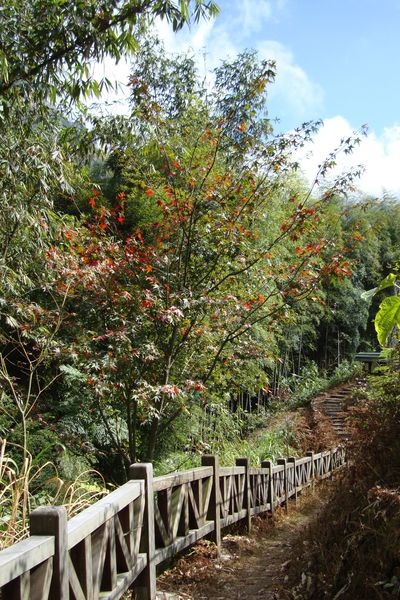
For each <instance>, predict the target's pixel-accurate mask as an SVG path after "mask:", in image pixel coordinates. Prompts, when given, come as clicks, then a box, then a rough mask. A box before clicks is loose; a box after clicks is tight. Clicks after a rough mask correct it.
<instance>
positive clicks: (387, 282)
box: [361, 273, 397, 301]
mask: <svg viewBox="0 0 400 600" xmlns="http://www.w3.org/2000/svg"><path fill="white" fill-rule="evenodd" d="M396 279H397V275H396V274H395V273H389V275H388V276H387V277H385V279H382V281H381V282H380V284H379V285H378V287H375V288H372V289H371V290H366V291H365V292H363V293H362V294H361V298H362V299H363V300H367V301H369V300H371V298H372V297H373V296H375V294H377V293H378V292H380V291H381V290H384V289H385V288H388V287H392V286H394V285H395V283H396Z"/></svg>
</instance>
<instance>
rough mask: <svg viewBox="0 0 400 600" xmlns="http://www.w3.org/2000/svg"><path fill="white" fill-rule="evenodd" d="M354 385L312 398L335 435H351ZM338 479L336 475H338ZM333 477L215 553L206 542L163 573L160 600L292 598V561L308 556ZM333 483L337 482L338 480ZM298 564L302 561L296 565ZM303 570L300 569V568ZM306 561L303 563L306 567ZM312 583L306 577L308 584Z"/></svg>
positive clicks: (318, 416)
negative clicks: (309, 539) (349, 421)
mask: <svg viewBox="0 0 400 600" xmlns="http://www.w3.org/2000/svg"><path fill="white" fill-rule="evenodd" d="M353 394H354V386H351V385H343V386H339V387H337V388H335V389H333V390H330V391H329V392H327V393H325V394H322V395H321V396H319V397H318V398H316V399H315V400H313V402H312V410H313V413H314V418H315V420H316V421H317V422H320V421H325V422H326V421H328V422H329V423H330V426H331V428H332V430H333V431H334V433H335V437H336V439H337V440H338V441H339V442H340V443H343V442H345V441H346V439H347V438H348V435H349V433H348V431H347V427H346V411H347V410H348V408H349V406H350V405H351V404H352V395H353ZM333 481H334V480H333ZM331 485H332V480H330V481H325V482H323V483H320V484H318V485H317V486H316V488H315V490H314V493H313V490H312V489H308V490H306V491H304V492H303V494H302V495H301V496H299V497H298V500H297V503H295V502H290V503H289V511H288V513H287V514H286V513H285V511H284V510H283V509H279V510H278V511H277V514H276V516H275V518H274V519H273V520H272V519H271V517H267V516H263V517H257V518H255V519H253V522H252V531H251V533H250V534H249V535H233V534H232V533H230V534H228V535H226V536H225V537H224V538H223V541H222V550H221V554H220V556H219V557H217V556H216V554H215V550H214V549H213V547H212V545H210V544H208V543H207V542H201V543H200V544H198V545H197V546H196V547H194V548H193V549H192V551H191V552H190V553H189V555H188V556H186V557H184V558H182V559H181V560H180V561H178V563H177V564H176V565H175V567H174V568H173V569H171V570H170V571H166V572H165V573H164V574H163V575H162V576H161V577H160V578H159V579H158V583H157V587H158V589H159V590H160V591H159V592H158V593H157V599H158V600H241V599H246V600H253V599H254V600H256V599H260V598H262V599H263V600H289V599H291V598H294V596H293V594H292V593H291V589H292V586H293V582H291V581H290V569H291V567H292V566H293V564H292V563H293V561H297V562H298V563H300V565H301V561H302V560H304V561H306V560H307V559H306V558H305V555H306V552H305V551H306V550H307V547H306V546H307V540H306V533H307V531H308V529H309V528H310V526H311V525H312V523H313V522H314V521H315V520H316V519H317V517H318V515H319V513H320V511H321V510H322V508H323V507H324V505H325V504H326V502H328V497H329V493H328V489H327V488H329V487H330V486H331ZM333 485H334V483H333ZM297 566H298V565H297ZM297 571H298V569H297ZM306 571H307V565H306V564H305V565H304V572H306ZM304 583H305V584H306V585H307V582H303V584H304Z"/></svg>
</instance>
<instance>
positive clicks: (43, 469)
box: [0, 439, 107, 549]
mask: <svg viewBox="0 0 400 600" xmlns="http://www.w3.org/2000/svg"><path fill="white" fill-rule="evenodd" d="M12 450H17V451H20V450H23V449H22V448H21V447H20V446H18V445H15V444H8V443H7V440H5V439H3V440H0V549H3V548H5V547H7V546H10V545H11V544H14V543H16V542H18V541H20V540H21V539H23V538H24V537H26V535H27V533H28V526H29V514H30V512H31V511H32V510H33V509H34V508H37V507H38V506H44V505H46V506H47V505H64V506H66V508H67V512H68V516H73V515H74V514H76V513H78V512H80V511H81V510H83V509H84V508H86V507H87V506H88V505H89V504H92V503H93V502H96V501H97V500H98V499H99V498H100V497H102V496H103V495H104V494H105V493H107V490H106V489H105V485H104V482H103V481H102V479H101V477H100V475H99V474H98V473H97V472H94V471H87V472H84V473H81V474H80V475H79V477H77V478H76V479H75V480H74V481H64V480H63V479H61V478H60V477H59V475H58V472H57V468H56V466H55V464H54V463H53V462H51V461H45V462H42V460H41V459H42V455H43V453H40V454H39V455H38V456H36V457H32V455H31V454H30V453H29V452H28V451H26V450H25V451H24V452H23V454H24V456H25V458H23V459H22V460H21V463H20V464H18V463H17V461H16V460H15V459H14V458H13V457H12ZM46 450H48V449H46ZM10 451H11V452H10ZM17 453H18V454H19V452H17ZM17 453H15V454H17ZM90 480H92V481H95V480H97V483H95V484H94V483H89V482H90Z"/></svg>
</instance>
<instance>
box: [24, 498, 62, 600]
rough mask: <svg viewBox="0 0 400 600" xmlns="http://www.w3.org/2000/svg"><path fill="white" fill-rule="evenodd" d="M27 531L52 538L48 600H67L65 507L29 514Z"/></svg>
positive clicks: (48, 507) (38, 510)
mask: <svg viewBox="0 0 400 600" xmlns="http://www.w3.org/2000/svg"><path fill="white" fill-rule="evenodd" d="M29 529H30V535H51V536H54V548H55V553H54V557H53V576H52V580H51V586H50V594H49V600H69V574H68V562H69V561H68V539H67V535H68V534H67V509H66V508H65V506H45V507H41V508H36V509H35V510H33V511H32V512H31V514H30V517H29Z"/></svg>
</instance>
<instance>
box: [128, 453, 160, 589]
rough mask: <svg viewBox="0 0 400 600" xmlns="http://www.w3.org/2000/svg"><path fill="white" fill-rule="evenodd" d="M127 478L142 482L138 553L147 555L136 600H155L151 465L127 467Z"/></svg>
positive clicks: (138, 580)
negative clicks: (140, 530) (143, 507)
mask: <svg viewBox="0 0 400 600" xmlns="http://www.w3.org/2000/svg"><path fill="white" fill-rule="evenodd" d="M129 478H130V479H135V480H138V479H140V480H142V481H144V485H145V490H144V493H145V509H144V520H143V531H142V535H141V539H140V552H145V553H146V555H147V566H146V568H145V569H144V570H143V571H142V573H141V574H140V575H139V577H138V578H137V580H136V582H135V593H136V598H137V600H155V597H156V564H155V535H154V492H153V465H152V464H151V463H137V464H135V465H131V466H130V467H129Z"/></svg>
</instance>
